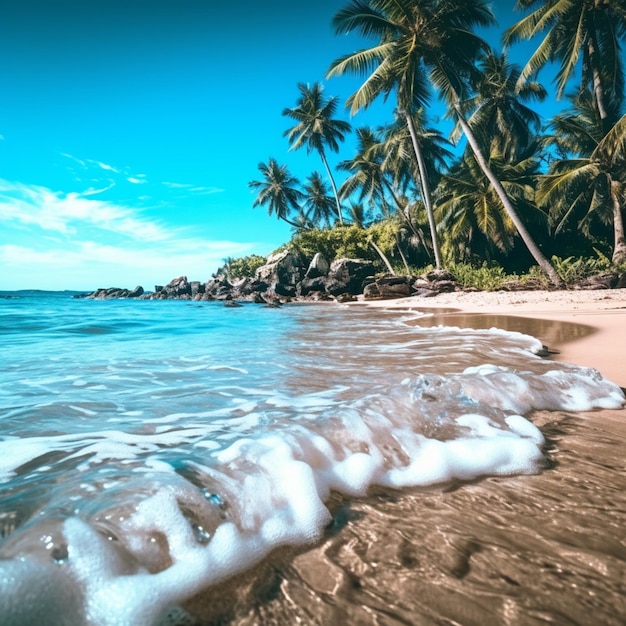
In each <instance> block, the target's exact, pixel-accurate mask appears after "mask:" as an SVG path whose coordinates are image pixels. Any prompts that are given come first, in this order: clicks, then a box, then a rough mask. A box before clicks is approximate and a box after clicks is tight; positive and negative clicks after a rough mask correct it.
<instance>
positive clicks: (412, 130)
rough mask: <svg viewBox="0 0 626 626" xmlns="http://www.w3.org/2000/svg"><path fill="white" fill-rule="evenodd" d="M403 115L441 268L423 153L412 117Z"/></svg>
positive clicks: (434, 250) (406, 112)
mask: <svg viewBox="0 0 626 626" xmlns="http://www.w3.org/2000/svg"><path fill="white" fill-rule="evenodd" d="M404 117H405V119H406V124H407V126H408V128H409V133H410V135H411V142H412V143H413V151H414V152H415V157H416V158H417V167H418V169H419V173H420V187H421V188H422V199H423V200H424V206H425V207H426V214H427V215H428V225H429V227H430V238H431V240H432V243H433V252H434V253H435V267H436V268H437V269H438V270H440V269H441V252H440V250H439V238H438V237H437V225H436V224H435V215H434V214H433V206H432V202H431V195H430V187H429V185H428V176H427V174H426V163H425V161H424V155H423V154H422V148H421V146H420V144H419V141H418V140H417V133H416V132H415V126H414V124H413V118H412V117H411V114H410V112H409V111H404Z"/></svg>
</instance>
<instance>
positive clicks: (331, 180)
mask: <svg viewBox="0 0 626 626" xmlns="http://www.w3.org/2000/svg"><path fill="white" fill-rule="evenodd" d="M320 158H321V159H322V163H323V164H324V167H325V168H326V173H327V174H328V179H329V180H330V186H331V187H332V188H333V193H334V194H335V202H336V203H337V216H338V217H339V223H340V224H341V225H342V226H343V216H342V215H341V205H340V204H339V194H338V193H337V185H335V179H334V178H333V174H332V172H331V171H330V167H329V166H328V161H327V160H326V155H325V154H324V151H323V150H320Z"/></svg>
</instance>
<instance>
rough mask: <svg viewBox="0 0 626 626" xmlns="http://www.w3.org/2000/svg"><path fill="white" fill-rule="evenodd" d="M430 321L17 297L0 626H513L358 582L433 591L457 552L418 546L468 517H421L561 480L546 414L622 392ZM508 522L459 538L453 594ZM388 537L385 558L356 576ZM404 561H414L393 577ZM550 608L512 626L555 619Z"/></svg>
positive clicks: (341, 312) (0, 392)
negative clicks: (370, 576) (374, 580)
mask: <svg viewBox="0 0 626 626" xmlns="http://www.w3.org/2000/svg"><path fill="white" fill-rule="evenodd" d="M427 317H428V316H427V314H420V313H419V312H415V311H405V312H398V311H395V312H391V311H385V310H378V309H377V310H373V309H370V308H365V307H360V306H354V305H352V306H350V305H339V304H304V303H294V304H289V305H284V306H282V307H279V308H263V307H261V306H259V305H254V304H244V305H243V306H241V307H237V308H231V307H225V306H224V305H223V303H218V302H191V301H180V300H169V301H168V300H165V301H147V300H146V301H142V300H139V301H137V300H105V301H96V300H87V299H77V298H73V297H72V294H70V293H67V292H28V291H20V292H0V339H1V342H0V363H1V364H2V368H1V370H0V490H1V491H0V538H1V539H0V624H2V625H3V626H25V625H29V626H30V625H33V626H34V625H40V624H47V625H71V626H81V625H83V624H84V625H88V624H89V625H98V626H100V625H102V626H108V625H116V626H121V625H127V626H138V625H146V626H152V625H158V626H160V625H165V624H172V625H176V624H180V625H183V624H185V625H189V624H198V625H199V624H204V625H208V624H226V623H233V624H235V623H237V624H244V623H245V624H253V623H264V624H280V623H304V624H325V623H339V622H338V621H336V620H337V619H339V618H341V619H343V620H344V623H354V624H356V623H359V624H366V623H371V624H379V623H389V624H394V623H420V624H421V623H424V624H427V623H442V624H443V623H446V624H447V623H463V624H470V623H471V624H473V623H477V624H478V623H483V624H488V623H505V621H502V620H501V619H500V618H501V617H502V615H504V614H505V613H506V610H513V609H512V608H511V607H510V606H509V605H507V604H506V602H504V600H503V599H502V597H499V600H498V602H499V604H498V607H500V609H499V610H501V611H504V613H502V615H499V616H498V619H497V621H494V622H489V619H487V617H486V616H487V615H489V613H488V611H491V610H492V608H493V607H492V606H491V605H489V603H487V604H484V603H483V605H484V606H483V610H484V612H483V613H480V610H478V609H476V607H475V606H474V604H475V603H474V604H472V601H468V602H470V604H469V605H467V606H469V608H467V611H469V612H467V613H465V614H464V613H463V611H464V610H465V609H463V607H462V606H460V605H458V602H456V603H455V602H454V601H452V600H451V604H450V606H456V608H455V611H457V612H456V613H455V614H454V617H453V616H450V615H446V611H447V610H451V609H446V608H445V607H446V601H445V599H444V598H441V597H440V596H438V595H437V594H435V595H432V597H431V596H427V597H426V598H425V599H423V598H422V599H421V600H420V601H419V603H418V604H419V607H421V608H420V609H418V608H417V607H412V608H411V607H410V606H409V608H407V607H406V606H404V605H400V606H397V605H396V604H394V603H397V597H398V596H397V592H396V591H394V592H393V593H391V594H390V596H389V597H386V596H385V594H384V593H382V592H380V593H381V594H382V596H381V597H378V596H376V597H378V600H377V601H376V602H374V603H373V604H372V606H369V605H367V602H366V600H365V599H364V597H365V596H364V597H361V596H360V595H359V594H364V582H363V580H361V579H360V577H363V576H364V574H363V572H365V571H368V568H369V569H371V568H372V567H374V569H376V564H377V563H378V564H380V566H379V569H378V572H379V573H378V574H377V575H378V576H383V579H385V580H386V578H385V576H387V577H389V576H390V577H391V578H393V579H394V580H395V584H400V583H402V581H404V583H402V584H404V588H405V589H408V588H411V589H412V588H413V587H414V586H415V584H416V579H414V578H411V572H415V571H417V570H419V571H420V572H421V573H420V576H422V577H427V571H428V568H429V567H430V568H434V567H436V566H438V564H439V565H440V564H441V562H444V561H445V559H446V558H448V557H446V556H444V557H442V556H441V554H448V553H447V552H446V551H445V550H444V551H443V553H441V554H439V556H433V554H432V553H431V552H429V550H428V549H426V548H427V547H428V546H430V548H432V545H433V543H432V541H430V540H429V541H428V542H427V546H426V547H425V548H424V550H423V551H422V552H420V551H419V549H418V548H416V547H415V545H414V538H413V535H415V536H418V537H424V536H427V535H428V536H430V535H432V534H433V533H435V534H436V533H437V532H439V530H437V529H438V528H439V529H440V530H441V532H444V531H443V530H442V529H444V528H445V524H446V519H448V520H449V518H447V517H445V516H444V517H441V516H434V517H433V516H431V515H430V513H429V515H428V516H427V517H425V518H424V519H423V520H422V521H421V522H420V520H419V518H418V517H416V516H415V515H414V514H413V513H409V512H408V511H409V509H411V510H413V508H412V507H417V509H419V510H420V511H422V513H423V512H424V511H430V512H432V510H433V507H434V508H435V509H436V508H437V506H438V505H437V503H440V504H441V503H442V502H444V501H445V502H448V501H449V498H450V497H453V498H457V499H458V498H459V497H461V501H460V502H459V503H458V504H457V505H455V506H456V514H460V515H461V518H460V519H463V515H466V516H472V517H476V513H475V512H474V510H473V507H474V506H475V504H476V501H477V500H475V499H474V500H471V499H470V500H471V501H469V502H468V501H464V500H463V498H466V497H467V495H468V494H472V493H473V494H476V493H477V490H478V491H480V492H481V493H482V496H481V497H483V498H486V500H485V503H486V504H485V506H487V507H489V506H490V504H489V499H490V498H491V499H492V500H495V499H496V496H495V495H494V493H495V492H493V491H490V492H489V493H490V494H491V495H489V496H487V495H485V494H486V493H487V492H484V491H481V490H484V489H486V488H487V487H489V485H497V489H505V490H506V491H507V493H511V494H518V496H519V494H522V493H525V491H524V490H525V489H527V488H528V485H531V484H536V483H532V482H528V481H531V480H533V478H532V477H535V478H536V477H538V476H541V475H546V476H550V475H551V472H555V471H556V470H555V469H554V467H555V465H556V464H555V461H554V458H555V453H554V437H555V435H554V432H552V431H551V434H550V435H549V436H546V430H548V431H550V428H551V426H550V424H552V425H553V424H554V423H556V422H555V420H554V419H553V418H546V417H545V415H556V416H559V420H561V421H563V420H565V419H566V417H567V419H569V420H570V421H571V420H576V419H577V418H576V417H575V416H576V415H578V413H579V412H589V411H592V410H598V409H619V408H621V407H623V406H624V395H623V393H622V391H621V389H620V388H619V387H618V386H617V385H615V384H614V383H612V382H610V381H607V380H605V379H604V378H603V377H602V376H601V375H600V374H599V373H598V372H597V371H595V370H590V369H586V368H580V367H576V366H573V365H568V364H564V363H559V362H556V361H553V360H550V359H547V358H544V357H542V356H541V354H542V350H543V347H542V345H541V342H540V341H538V340H537V339H535V338H533V337H530V336H528V335H524V334H521V333H519V332H507V331H504V330H498V329H495V328H493V329H487V330H485V329H483V330H471V329H462V328H456V327H446V326H435V327H432V326H429V325H426V324H425V325H421V324H420V320H421V319H422V318H423V319H427ZM546 412H548V413H546ZM617 413H621V412H617ZM536 416H540V418H539V419H536ZM541 416H544V417H543V418H542V417H541ZM564 416H565V417H564ZM572 416H574V417H572ZM542 419H543V422H542ZM556 421H558V420H556ZM559 423H560V422H559ZM542 424H547V425H548V426H547V427H546V428H543V426H542ZM610 470H611V471H617V470H618V468H610ZM553 475H558V474H553ZM622 479H623V475H622ZM494 488H495V487H494ZM498 493H500V492H498ZM447 494H452V495H451V496H448V495H447ZM518 496H515V495H511V496H509V497H508V504H507V502H506V498H503V502H500V505H501V506H503V507H505V508H506V507H509V508H510V507H511V506H513V505H512V504H511V503H512V502H515V501H516V498H517V497H518ZM476 497H478V496H476ZM497 497H498V498H499V497H501V496H497ZM537 497H539V496H537ZM425 502H430V509H429V508H428V506H427V505H425V504H424V503H425ZM494 506H495V505H494ZM612 506H613V505H610V506H608V509H609V510H610V509H611V508H612ZM621 506H622V505H621V504H620V505H619V506H618V509H619V508H620V507H621ZM390 507H391V509H394V507H395V508H396V509H398V510H396V511H395V513H390V512H389V511H390ZM407 507H408V508H407ZM424 507H425V508H424ZM357 511H358V514H357V513H356V512H357ZM622 513H623V509H622ZM387 515H391V518H388V517H385V516H387ZM609 517H610V514H609ZM376 518H380V519H382V518H384V519H385V520H386V521H384V522H383V523H382V524H380V523H379V524H378V525H377V524H374V526H371V523H372V520H375V519H376ZM605 518H606V515H605ZM390 519H392V520H393V521H391V522H390V521H389V520H390ZM409 522H410V523H409ZM622 522H623V516H622V517H618V518H616V520H615V522H614V523H615V524H616V525H617V529H615V532H617V533H619V532H620V527H619V526H620V524H621V523H622ZM420 523H422V524H425V526H420ZM407 524H408V525H407ZM438 525H439V526H438ZM490 525H491V528H490ZM501 525H502V521H501V520H500V522H499V521H498V520H495V519H492V520H489V519H488V518H487V519H486V520H485V519H482V521H481V523H480V526H479V527H477V528H476V529H475V530H473V531H472V533H470V535H471V536H470V537H469V538H468V537H465V538H464V539H463V541H462V544H463V545H460V544H459V545H457V544H456V543H454V542H452V543H451V544H450V545H452V544H453V543H454V545H453V548H454V549H453V550H452V552H450V554H451V555H452V556H450V558H451V559H452V560H451V561H450V562H451V563H452V565H450V567H449V568H448V569H449V570H450V572H451V573H450V572H449V575H450V576H451V577H452V578H451V580H452V579H454V580H457V581H458V580H461V579H463V578H466V574H467V572H468V571H470V570H469V567H470V566H469V564H470V560H471V558H474V560H475V559H476V558H478V557H475V556H474V557H473V556H472V555H475V554H477V553H479V552H482V553H483V554H485V553H486V548H485V541H486V539H485V540H484V541H483V540H482V539H477V538H476V537H479V536H481V533H482V532H483V531H485V532H486V536H489V533H490V532H491V533H492V534H493V535H494V536H495V534H497V533H498V532H500V531H499V530H498V529H499V528H500V527H501ZM372 529H376V530H375V532H374V531H373V530H372ZM621 531H622V537H623V536H624V535H623V531H624V528H623V527H622V528H621ZM367 533H371V535H372V536H371V537H370V540H369V541H368V542H367V546H368V548H367V549H368V550H370V551H371V550H373V551H374V552H373V553H372V554H374V556H371V557H368V558H367V559H363V561H364V562H363V563H361V564H355V563H354V562H353V561H351V560H350V559H348V561H347V562H345V563H342V564H341V565H339V564H338V562H339V561H338V560H337V559H339V560H340V557H341V555H345V554H346V550H348V551H349V549H351V548H350V546H352V547H354V545H356V544H355V543H354V542H355V541H356V543H358V542H359V540H361V539H362V538H363V536H364V535H366V534H367ZM385 533H387V534H386V535H385ZM455 536H456V535H455ZM355 537H356V539H355ZM399 538H401V539H402V541H400V539H399ZM398 541H400V544H401V545H404V546H405V547H404V548H402V549H400V548H398V547H397V545H400V544H398ZM433 541H434V539H433ZM620 541H621V543H619V541H618V544H619V546H620V547H619V550H623V551H624V553H626V545H624V542H623V540H620ZM402 542H408V544H407V545H411V546H412V547H411V548H410V549H409V548H407V545H405V543H402ZM444 543H445V542H444ZM596 544H597V541H596ZM331 545H332V546H333V548H332V550H334V551H335V552H336V555H335V556H336V559H334V560H332V559H331V561H332V563H331V562H330V561H328V553H329V550H325V551H324V554H323V555H322V554H320V549H321V546H331ZM594 545H595V544H594ZM391 546H396V548H397V550H399V551H400V552H402V550H404V552H402V554H400V552H398V554H400V556H399V557H398V559H399V561H398V563H399V565H398V568H399V569H394V566H392V565H385V564H384V563H385V559H384V558H383V556H382V555H383V554H384V552H385V549H386V547H389V548H390V549H391ZM459 546H460V547H459ZM477 546H478V547H477ZM480 546H483V547H482V548H481V547H480ZM396 548H394V550H396ZM596 548H597V545H596ZM591 549H592V548H589V550H591ZM616 549H617V548H616ZM377 551H378V552H377ZM600 552H601V553H604V552H605V550H604V549H603V550H601V551H600ZM618 552H619V551H618ZM379 553H380V554H379ZM316 554H317V555H318V557H319V558H317V557H315V555H316ZM333 554H334V553H333ZM459 554H460V555H461V556H460V557H459ZM620 554H621V553H620ZM407 555H410V558H409V556H407ZM463 555H465V556H463ZM461 557H463V558H461ZM442 558H443V561H441V559H442ZM546 558H547V557H546ZM598 558H600V557H598V555H597V554H595V553H594V554H592V555H591V554H590V555H589V559H596V560H597V559H598ZM316 559H317V560H316ZM429 559H434V561H432V560H429ZM437 559H439V561H437ZM455 559H456V560H455ZM459 559H460V560H459ZM619 559H621V560H619V563H618V564H617V565H615V564H614V565H611V566H610V567H615V568H617V569H615V570H611V572H612V578H611V579H612V580H613V579H614V578H615V576H619V575H621V572H623V571H626V569H623V564H624V562H626V554H625V555H624V556H623V557H622V556H619ZM457 561H458V562H457ZM350 563H352V565H350ZM320 564H322V565H320ZM320 567H321V569H320ZM606 567H608V566H606ZM606 567H605V569H606ZM459 568H460V569H459ZM464 568H467V571H465V569H464ZM598 568H600V569H602V566H601V565H597V567H595V569H598ZM620 568H622V569H620ZM592 569H593V568H592ZM382 570H385V573H383V574H381V573H380V572H381V571H382ZM446 571H447V570H446ZM464 571H465V574H463V572H464ZM594 571H595V570H594ZM319 572H322V573H321V574H320V573H319ZM399 572H401V573H402V577H401V579H399V576H400V574H399ZM459 572H460V573H461V574H463V575H462V576H459V575H457V574H459ZM603 575H604V574H602V572H601V573H600V574H598V576H600V577H602V576H603ZM290 576H291V578H290ZM506 577H507V578H508V579H509V580H513V579H514V578H515V576H514V575H513V574H511V573H510V572H509V573H508V574H506ZM529 577H532V573H530V574H529ZM610 577H611V576H610ZM296 579H297V580H299V581H300V582H299V586H298V585H295V582H294V581H295V580H296ZM381 580H382V579H381ZM428 580H432V577H431V579H428ZM289 581H291V586H290V582H289ZM303 581H304V582H303ZM355 581H357V582H355ZM398 581H399V582H398ZM622 582H623V580H622ZM386 584H387V585H388V584H391V583H386ZM481 584H482V583H481ZM588 584H589V583H588ZM616 584H617V583H616ZM294 585H295V586H294ZM400 586H402V585H401V584H400ZM431 587H432V585H431V586H430V587H428V589H431ZM425 588H426V587H423V589H425ZM294 589H298V590H299V591H298V593H296V592H295V591H294ZM438 589H439V591H441V590H442V589H445V585H444V586H441V585H439V587H438ZM218 591H219V592H218ZM448 591H449V593H450V594H452V595H450V598H452V597H453V590H452V588H450V589H448ZM621 591H622V590H621V588H620V587H619V584H617V588H616V590H615V599H614V601H613V602H614V604H613V605H611V606H610V607H609V609H607V611H608V612H607V615H610V614H613V615H615V616H616V620H617V621H616V622H615V623H619V621H620V617H621V616H620V615H619V609H620V605H619V602H620V600H619V598H620V594H621ZM457 592H458V589H457ZM565 592H566V590H564V591H563V593H565ZM432 593H434V592H432V589H431V594H432ZM416 594H417V596H419V594H420V591H419V589H418V590H417V591H416ZM374 595H376V594H374ZM444 595H445V594H444ZM479 595H480V594H479ZM501 595H502V594H500V596H501ZM368 597H369V596H368ZM472 597H473V598H474V600H475V598H476V594H474V595H473V596H472ZM622 597H623V596H622ZM393 598H396V599H395V600H394V599H393ZM429 598H430V599H429ZM370 599H371V598H370ZM615 603H616V604H615ZM479 604H480V603H479ZM457 605H458V606H457ZM364 606H369V608H368V610H364V608H363V607H364ZM464 606H465V605H464ZM481 606H482V605H481ZM507 606H509V609H507V608H506V607H507ZM277 607H280V608H277ZM316 607H317V608H316ZM518 608H519V607H518ZM534 610H535V613H532V612H531V613H529V614H528V615H530V617H529V618H528V620H526V621H524V620H523V619H522V620H521V621H520V620H515V619H513V620H511V621H509V622H506V623H516V624H517V623H529V624H530V623H542V622H541V619H540V618H541V616H542V614H541V612H537V609H536V608H535V609H534ZM351 611H352V613H351ZM459 611H460V613H459ZM476 611H478V612H476ZM459 615H461V617H460V618H459ZM463 615H465V616H466V618H463ZM533 615H534V617H533ZM624 615H626V612H625V613H624ZM411 616H412V617H411ZM531 618H532V619H531ZM535 618H536V619H537V621H536V622H535V621H533V620H534V619H535ZM459 619H460V621H458V620H459ZM346 620H347V621H346ZM446 620H449V621H446ZM454 620H457V621H454ZM568 620H569V617H568ZM552 623H577V622H575V621H571V620H570V621H563V622H560V621H559V620H558V619H557V620H556V621H555V620H554V619H553V620H552ZM580 623H584V622H580ZM596 623H604V622H603V621H599V622H596ZM607 623H608V622H607Z"/></svg>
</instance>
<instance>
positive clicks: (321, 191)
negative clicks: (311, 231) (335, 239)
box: [302, 172, 335, 228]
mask: <svg viewBox="0 0 626 626" xmlns="http://www.w3.org/2000/svg"><path fill="white" fill-rule="evenodd" d="M302 191H303V194H302V195H303V200H304V201H303V203H302V211H303V212H304V214H305V215H306V217H307V219H308V220H309V221H310V222H311V224H312V225H313V226H314V227H316V228H319V227H320V224H321V223H322V222H325V223H326V225H328V226H330V224H331V216H332V215H333V214H334V212H335V206H334V205H335V200H334V198H333V197H332V196H331V195H330V193H329V189H328V186H327V185H326V183H325V182H324V179H323V178H322V175H321V174H320V173H319V172H313V173H312V174H311V175H310V176H309V177H308V178H307V179H306V182H305V183H304V185H303V187H302Z"/></svg>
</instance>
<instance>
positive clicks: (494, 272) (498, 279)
mask: <svg viewBox="0 0 626 626" xmlns="http://www.w3.org/2000/svg"><path fill="white" fill-rule="evenodd" d="M449 271H450V272H451V273H452V274H454V276H455V277H456V279H457V280H458V281H459V284H460V285H461V287H463V288H465V289H478V290H479V291H496V290H498V289H501V288H502V286H503V285H504V283H505V282H506V281H507V280H510V279H511V278H513V277H512V276H510V275H507V274H506V272H505V271H504V269H503V268H502V267H500V266H499V265H490V264H488V263H486V262H484V263H483V264H482V265H481V266H480V267H474V266H472V265H469V264H466V263H460V264H458V265H453V266H451V267H450V268H449Z"/></svg>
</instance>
